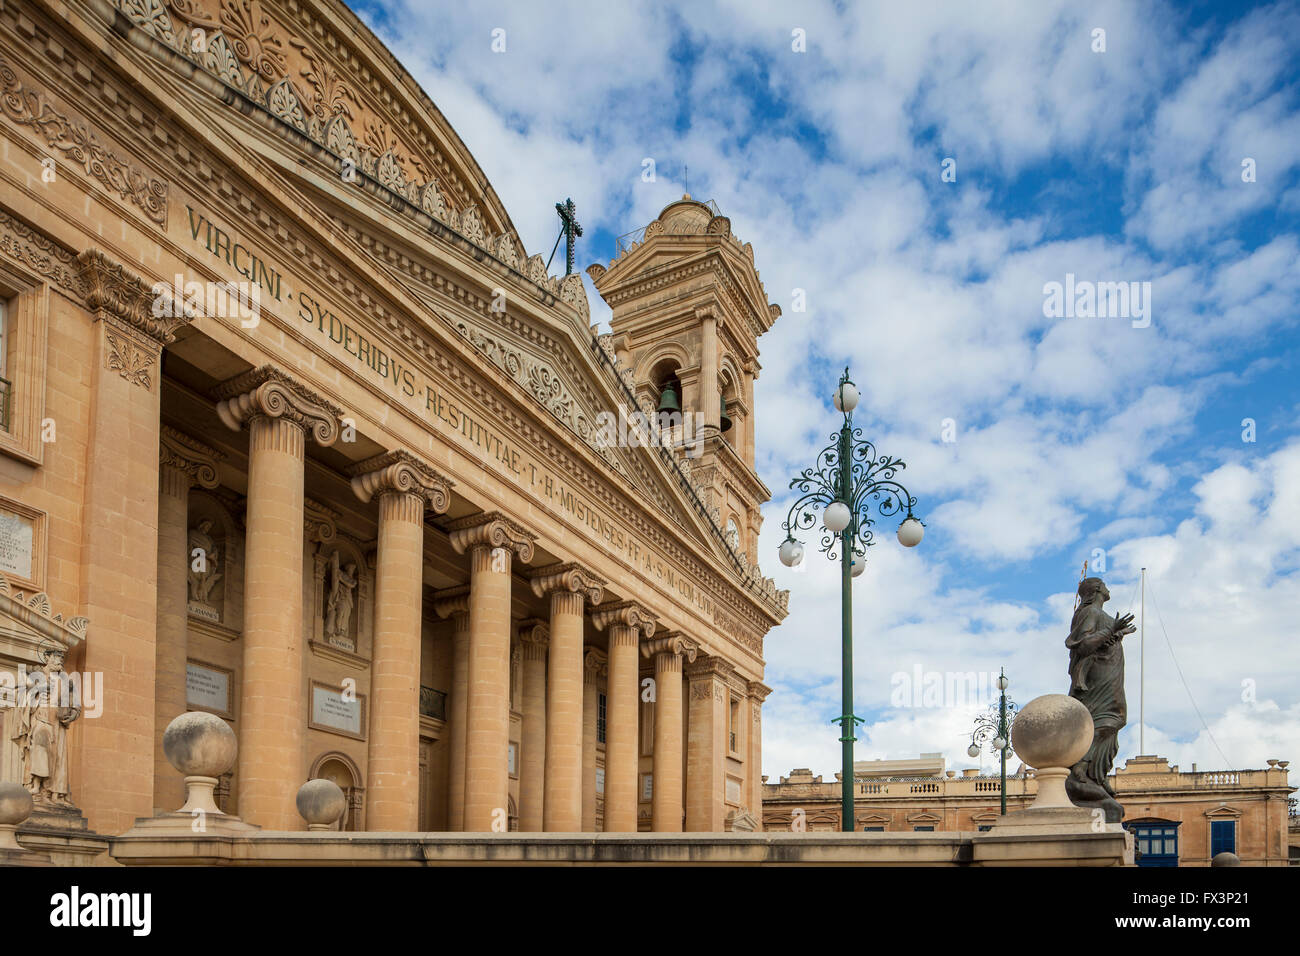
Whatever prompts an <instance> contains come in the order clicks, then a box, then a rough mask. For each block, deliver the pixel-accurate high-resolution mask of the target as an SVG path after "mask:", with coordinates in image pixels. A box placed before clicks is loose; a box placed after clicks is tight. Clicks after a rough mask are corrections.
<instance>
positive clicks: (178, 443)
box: [158, 425, 226, 489]
mask: <svg viewBox="0 0 1300 956" xmlns="http://www.w3.org/2000/svg"><path fill="white" fill-rule="evenodd" d="M225 457H226V456H225V455H223V454H222V453H221V452H219V451H217V450H216V449H214V448H209V447H208V446H207V445H205V444H203V443H202V442H201V441H197V440H195V439H193V438H191V437H190V436H189V435H186V434H185V433H184V432H180V431H177V430H176V429H174V428H172V427H170V426H168V425H163V426H162V431H161V432H159V435H158V465H159V467H161V468H173V469H175V470H176V471H179V472H181V473H182V474H184V475H185V476H186V477H187V478H189V480H190V483H191V484H196V485H199V486H200V487H203V488H208V489H212V488H215V487H217V485H219V484H220V483H221V482H220V481H219V480H218V479H217V462H219V461H221V460H222V459H223V458H225Z"/></svg>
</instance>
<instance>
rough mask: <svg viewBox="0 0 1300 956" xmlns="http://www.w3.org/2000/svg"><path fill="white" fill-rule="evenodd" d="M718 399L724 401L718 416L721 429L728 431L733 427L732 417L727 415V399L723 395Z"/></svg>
mask: <svg viewBox="0 0 1300 956" xmlns="http://www.w3.org/2000/svg"><path fill="white" fill-rule="evenodd" d="M718 401H719V402H721V403H722V406H721V409H720V414H719V417H718V424H719V426H720V427H719V431H724V432H725V431H727V430H728V429H730V428H731V419H730V418H728V417H727V399H726V397H725V396H723V395H719V396H718Z"/></svg>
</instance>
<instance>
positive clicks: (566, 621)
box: [532, 564, 605, 833]
mask: <svg viewBox="0 0 1300 956" xmlns="http://www.w3.org/2000/svg"><path fill="white" fill-rule="evenodd" d="M604 584H605V582H604V580H603V579H601V578H598V577H596V576H595V575H594V574H592V573H591V572H590V571H588V570H586V569H585V568H582V567H580V566H579V565H576V564H554V565H551V566H549V567H545V568H541V569H539V570H537V571H535V572H534V573H533V574H532V585H533V593H534V594H536V595H537V596H538V597H545V596H546V595H548V594H549V595H550V596H551V654H550V660H549V662H548V668H547V672H546V813H545V826H546V831H547V832H548V833H577V832H579V831H580V830H581V828H582V693H583V692H582V614H583V607H584V604H585V602H588V601H590V602H591V603H592V604H593V605H595V604H599V603H600V601H601V598H602V597H603V596H604V590H603V586H604Z"/></svg>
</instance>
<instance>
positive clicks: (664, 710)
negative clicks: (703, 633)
mask: <svg viewBox="0 0 1300 956" xmlns="http://www.w3.org/2000/svg"><path fill="white" fill-rule="evenodd" d="M696 650H697V648H696V645H695V644H693V643H691V642H690V641H688V640H687V639H686V638H684V637H682V636H681V635H680V634H668V635H666V636H664V637H657V638H655V639H654V640H652V641H647V642H646V643H644V644H642V645H641V653H642V654H644V655H645V656H646V657H648V658H653V659H654V663H655V751H654V790H653V791H652V796H651V803H650V815H651V826H652V827H653V829H654V831H655V832H656V833H680V832H681V831H682V658H683V657H685V658H686V659H687V660H691V661H693V660H695V654H696Z"/></svg>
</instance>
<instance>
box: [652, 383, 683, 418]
mask: <svg viewBox="0 0 1300 956" xmlns="http://www.w3.org/2000/svg"><path fill="white" fill-rule="evenodd" d="M681 410H682V406H681V404H680V403H679V402H678V401H677V392H676V391H674V390H673V386H672V383H671V382H670V383H668V384H666V385H665V386H664V388H663V391H662V392H660V393H659V408H658V409H656V411H658V412H659V414H661V415H662V414H663V413H664V412H668V413H669V414H673V413H677V412H680V411H681Z"/></svg>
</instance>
